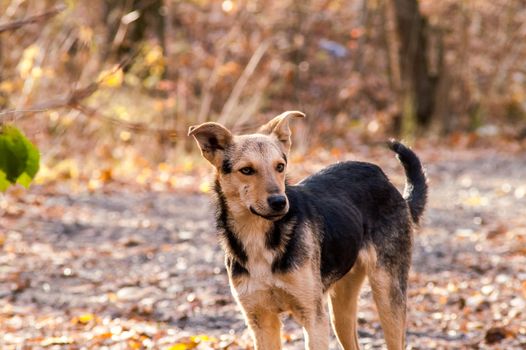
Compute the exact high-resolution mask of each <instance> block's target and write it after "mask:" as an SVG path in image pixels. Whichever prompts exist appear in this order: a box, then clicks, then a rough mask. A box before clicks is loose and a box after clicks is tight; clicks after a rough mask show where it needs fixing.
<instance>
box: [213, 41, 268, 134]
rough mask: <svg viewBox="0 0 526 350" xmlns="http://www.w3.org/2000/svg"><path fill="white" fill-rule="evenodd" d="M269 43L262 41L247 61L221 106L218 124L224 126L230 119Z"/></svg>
mask: <svg viewBox="0 0 526 350" xmlns="http://www.w3.org/2000/svg"><path fill="white" fill-rule="evenodd" d="M270 43H271V39H267V40H265V41H263V42H262V43H261V44H260V45H259V46H258V48H257V49H256V51H255V52H254V54H253V55H252V57H251V58H250V61H248V64H247V66H246V67H245V70H244V71H243V73H242V74H241V76H240V77H239V79H238V80H237V82H236V85H234V88H233V89H232V92H231V93H230V96H229V97H228V100H227V101H226V103H225V105H224V106H223V109H222V110H221V116H220V117H219V119H218V122H219V123H222V124H224V123H225V122H226V121H227V120H228V119H229V118H230V117H231V114H232V111H233V110H234V108H235V107H236V105H237V104H238V102H239V98H240V97H241V93H242V91H243V89H244V88H245V86H246V85H247V83H248V80H249V79H250V77H251V76H252V74H254V71H255V70H256V68H257V66H258V64H259V61H261V59H262V58H263V55H264V54H265V52H267V50H268V48H269V47H270Z"/></svg>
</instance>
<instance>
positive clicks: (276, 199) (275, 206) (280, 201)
mask: <svg viewBox="0 0 526 350" xmlns="http://www.w3.org/2000/svg"><path fill="white" fill-rule="evenodd" d="M267 202H268V205H269V206H270V207H271V208H272V210H274V211H281V210H283V208H285V206H286V205H287V197H285V196H282V195H280V194H274V195H272V196H269V197H268V198H267Z"/></svg>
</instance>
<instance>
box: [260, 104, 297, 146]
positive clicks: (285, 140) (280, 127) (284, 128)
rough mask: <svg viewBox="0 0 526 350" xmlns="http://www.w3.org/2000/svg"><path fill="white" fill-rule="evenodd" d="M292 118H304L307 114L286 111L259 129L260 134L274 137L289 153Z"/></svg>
mask: <svg viewBox="0 0 526 350" xmlns="http://www.w3.org/2000/svg"><path fill="white" fill-rule="evenodd" d="M290 117H298V118H304V117H305V114H304V113H302V112H299V111H286V112H283V113H281V114H280V115H278V116H277V117H274V118H273V119H272V120H271V121H269V122H268V123H267V124H265V125H263V126H262V127H261V128H259V130H258V131H259V132H260V133H262V134H269V135H274V136H276V138H277V139H278V140H279V142H281V144H282V147H283V151H285V153H289V151H290V145H291V141H290V128H289V119H290Z"/></svg>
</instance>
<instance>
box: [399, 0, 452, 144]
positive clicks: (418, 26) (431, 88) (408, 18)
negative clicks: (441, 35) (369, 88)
mask: <svg viewBox="0 0 526 350" xmlns="http://www.w3.org/2000/svg"><path fill="white" fill-rule="evenodd" d="M393 4H394V16H395V21H396V28H397V33H398V40H399V64H400V74H401V86H400V91H399V103H400V108H401V132H402V133H403V134H405V135H409V134H413V133H414V132H415V131H416V130H417V129H425V128H427V127H428V126H429V125H430V123H431V120H432V117H433V114H434V112H435V108H436V90H437V86H438V80H439V76H440V71H441V70H442V67H439V68H438V69H437V71H436V72H434V74H433V73H432V72H431V71H430V67H429V60H428V54H429V50H428V49H429V48H428V44H429V40H428V35H429V31H428V23H427V19H426V18H425V17H423V16H422V14H421V13H420V11H419V7H418V1H417V0H393ZM440 54H442V53H441V51H440ZM437 62H442V59H441V57H439V58H438V60H437ZM440 65H441V64H440Z"/></svg>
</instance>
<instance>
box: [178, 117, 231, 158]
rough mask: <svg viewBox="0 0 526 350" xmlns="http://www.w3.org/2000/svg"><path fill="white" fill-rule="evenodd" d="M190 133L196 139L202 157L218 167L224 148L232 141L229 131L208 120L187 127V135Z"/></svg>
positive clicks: (223, 155)
mask: <svg viewBox="0 0 526 350" xmlns="http://www.w3.org/2000/svg"><path fill="white" fill-rule="evenodd" d="M190 135H191V136H193V137H194V138H195V140H196V141H197V144H198V145H199V148H201V154H202V155H203V157H205V158H206V159H207V160H208V161H209V162H210V163H211V164H212V165H213V166H215V167H216V168H219V167H220V166H221V164H222V163H223V158H224V157H225V150H226V148H227V147H228V146H229V145H230V144H232V142H233V137H232V134H231V133H230V131H228V129H227V128H225V127H224V126H223V125H221V124H218V123H212V122H208V123H203V124H200V125H194V126H191V127H190V128H189V129H188V136H190Z"/></svg>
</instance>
